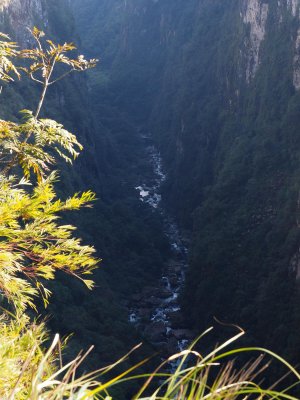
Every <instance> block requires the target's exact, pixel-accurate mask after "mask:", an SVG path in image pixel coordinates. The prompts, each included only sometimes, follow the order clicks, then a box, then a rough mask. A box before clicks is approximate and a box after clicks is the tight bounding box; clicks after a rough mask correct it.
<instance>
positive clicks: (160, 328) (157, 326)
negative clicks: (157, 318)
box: [144, 322, 166, 343]
mask: <svg viewBox="0 0 300 400" xmlns="http://www.w3.org/2000/svg"><path fill="white" fill-rule="evenodd" d="M144 335H145V336H146V338H147V339H149V340H150V341H151V342H152V343H157V342H162V341H164V340H165V339H166V326H165V324H164V323H163V322H153V323H151V324H149V325H148V326H147V327H146V328H145V331H144Z"/></svg>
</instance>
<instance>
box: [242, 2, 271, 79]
mask: <svg viewBox="0 0 300 400" xmlns="http://www.w3.org/2000/svg"><path fill="white" fill-rule="evenodd" d="M268 13H269V5H268V4H266V3H263V2H262V1H261V0H246V1H244V2H243V10H242V12H241V17H242V19H243V22H244V24H246V25H248V26H249V30H250V31H249V36H248V38H247V39H245V47H246V65H247V67H246V81H247V83H249V82H250V81H251V79H252V78H253V77H254V76H255V74H256V72H257V69H258V67H259V64H260V54H259V53H260V47H261V44H262V42H263V40H264V38H265V34H266V22H267V18H268Z"/></svg>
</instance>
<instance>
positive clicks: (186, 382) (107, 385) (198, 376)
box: [0, 328, 300, 400]
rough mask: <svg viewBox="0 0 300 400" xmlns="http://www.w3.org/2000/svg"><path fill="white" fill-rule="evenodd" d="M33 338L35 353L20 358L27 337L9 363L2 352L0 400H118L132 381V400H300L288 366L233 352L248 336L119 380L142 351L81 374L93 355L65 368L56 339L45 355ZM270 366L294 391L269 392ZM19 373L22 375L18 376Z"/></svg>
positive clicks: (299, 378)
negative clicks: (121, 368)
mask: <svg viewBox="0 0 300 400" xmlns="http://www.w3.org/2000/svg"><path fill="white" fill-rule="evenodd" d="M37 329H38V328H37ZM210 330H211V329H209V330H208V331H206V332H205V334H207V333H209V332H210ZM30 332H31V331H30ZM30 332H28V335H29V336H28V337H30V339H27V340H28V346H29V347H30V346H32V349H31V350H30V349H29V348H28V347H27V351H26V352H25V353H22V352H21V353H18V351H19V350H20V349H19V347H18V345H17V341H18V340H23V339H24V340H25V336H24V337H23V339H22V337H21V339H16V342H15V345H16V348H15V353H14V351H13V348H14V344H13V342H11V343H9V342H7V344H6V350H7V349H8V348H9V347H10V350H9V351H8V353H7V354H10V357H7V354H5V349H4V348H2V349H1V353H0V354H1V356H2V360H1V363H2V364H1V366H2V367H3V370H1V371H0V393H1V395H0V398H1V399H7V400H14V399H18V400H19V399H22V400H23V399H30V400H61V399H72V400H90V399H105V400H111V399H113V397H111V396H110V394H109V393H110V392H111V391H113V390H112V389H113V388H114V387H115V386H116V385H118V386H120V388H122V384H124V383H125V382H126V383H128V382H130V381H135V382H139V384H140V390H139V391H138V393H137V394H136V395H135V396H134V397H133V398H132V400H200V399H209V400H222V399H224V400H225V399H226V400H234V399H245V400H246V399H256V400H260V399H279V400H281V399H282V400H283V399H289V400H296V399H299V397H295V395H293V394H291V393H292V389H293V390H295V388H296V387H297V386H299V384H300V374H299V373H298V372H297V370H296V369H295V368H294V367H292V366H291V365H290V364H289V363H288V362H287V361H285V360H284V359H282V358H281V357H279V356H278V355H276V354H274V353H273V352H271V351H269V350H266V349H262V348H256V347H253V348H233V349H230V347H231V346H232V345H234V344H235V342H236V341H237V340H238V339H240V337H241V336H242V335H243V334H244V332H243V331H240V332H239V333H238V334H237V335H235V336H234V337H232V338H230V339H229V340H227V341H226V342H224V343H222V344H221V345H219V346H217V347H216V348H215V349H214V350H212V351H210V352H208V354H201V353H199V352H198V351H196V350H195V344H196V342H195V343H193V344H192V345H191V347H190V348H189V349H187V350H185V351H182V352H180V353H178V354H174V355H173V356H172V357H170V358H169V359H168V360H166V361H164V362H163V363H161V364H160V365H159V367H158V368H157V369H156V370H155V371H154V372H153V373H152V374H141V375H137V374H136V373H135V371H136V370H137V369H138V368H139V367H140V366H141V365H143V364H144V363H146V362H147V360H143V361H142V362H140V363H138V364H136V365H134V366H133V367H131V368H130V369H128V370H126V371H125V372H123V373H120V374H118V373H116V374H115V376H114V375H113V373H114V371H115V367H116V366H117V365H119V364H122V362H123V361H125V360H126V359H127V358H128V356H129V355H130V354H131V353H132V351H135V350H137V348H138V347H139V346H137V347H136V348H134V349H133V350H132V351H131V352H130V353H128V354H127V355H126V356H124V357H122V358H121V359H120V360H118V361H117V362H116V363H113V364H111V365H109V366H107V367H105V368H102V369H100V370H97V371H93V372H91V373H86V374H80V373H79V370H81V368H82V363H83V361H84V360H85V359H86V357H87V356H88V354H89V352H90V351H91V349H90V350H89V351H88V352H86V353H82V354H79V355H78V356H77V357H76V358H75V359H74V360H72V361H71V362H69V363H67V364H65V365H63V362H62V353H61V347H62V345H61V342H60V339H59V336H58V335H56V336H55V338H54V341H53V342H52V344H51V346H50V347H49V349H48V351H47V352H45V353H43V351H42V350H41V345H42V340H39V342H36V341H35V338H34V337H33V336H32V335H31V333H30ZM16 333H17V332H16ZM23 335H24V333H23ZM8 336H9V335H8ZM202 336H203V335H202ZM197 342H199V339H198V340H197ZM199 347H200V348H201V340H200V342H199V343H198V344H197V348H199ZM241 354H243V355H244V356H245V355H246V356H248V357H249V358H250V361H248V362H247V363H246V364H244V365H243V366H242V367H236V361H238V359H239V356H240V355H241ZM14 357H20V359H19V361H20V360H21V359H22V362H21V361H20V363H19V367H18V363H17V358H14ZM175 361H177V367H176V369H175V370H174V371H173V372H172V373H170V372H168V368H170V363H172V364H173V365H174V362H175ZM271 361H274V362H275V361H276V362H279V363H281V364H282V366H283V367H284V368H285V370H286V375H289V381H291V378H293V382H294V383H293V384H292V385H291V384H289V385H290V386H289V387H286V388H285V389H282V387H283V381H284V380H282V381H281V382H280V387H281V390H278V384H279V381H277V382H273V384H271V386H270V385H269V386H267V387H264V385H263V381H264V379H263V378H264V375H265V373H266V371H267V369H268V368H269V365H270V362H271ZM17 370H18V371H19V373H18V374H16V371H17ZM5 376H6V378H7V379H5ZM8 378H9V379H8ZM114 400H125V397H124V398H119V397H118V399H116V398H114Z"/></svg>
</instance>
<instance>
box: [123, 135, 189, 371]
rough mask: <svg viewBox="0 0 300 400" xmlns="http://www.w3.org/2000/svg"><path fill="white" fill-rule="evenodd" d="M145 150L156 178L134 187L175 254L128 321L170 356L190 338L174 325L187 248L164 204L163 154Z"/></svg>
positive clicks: (137, 302) (134, 306)
mask: <svg viewBox="0 0 300 400" xmlns="http://www.w3.org/2000/svg"><path fill="white" fill-rule="evenodd" d="M147 139H148V138H147ZM146 151H147V154H148V159H149V161H150V163H151V166H152V169H153V179H151V182H143V183H142V184H139V185H137V186H136V187H135V189H136V190H137V191H138V193H139V197H140V201H142V202H144V203H146V204H148V205H149V206H150V207H152V208H153V209H154V210H155V211H156V212H159V213H160V214H161V215H162V217H163V222H164V232H165V235H166V236H167V238H168V241H169V243H170V249H171V254H172V257H171V259H170V260H169V261H168V263H167V265H166V266H165V267H164V270H163V272H162V276H161V278H160V281H159V282H158V284H157V286H156V287H153V288H151V287H149V288H146V291H145V292H144V293H143V294H141V296H140V298H138V299H135V300H134V301H132V302H131V308H130V312H129V321H130V322H131V323H132V324H134V325H135V326H136V327H137V329H139V330H140V331H141V332H142V333H143V334H144V335H145V336H146V337H147V338H148V340H150V342H152V344H154V345H157V346H159V347H160V348H164V349H165V353H166V354H167V355H171V354H172V353H174V352H178V351H182V350H183V349H185V348H186V347H187V346H188V344H189V342H190V340H189V339H191V332H189V331H188V330H186V329H184V328H181V326H180V323H179V324H178V322H177V324H176V328H175V327H174V317H175V320H176V316H180V304H179V295H180V292H181V290H182V287H183V284H184V281H185V273H186V269H187V255H188V249H187V247H186V245H185V244H184V241H183V239H182V237H181V235H180V231H179V229H178V226H177V224H176V222H175V221H174V219H173V218H172V217H170V216H169V215H167V213H166V212H165V210H164V209H163V207H162V202H161V200H162V197H161V192H160V191H161V186H162V184H163V182H164V181H165V180H166V174H165V173H164V170H163V165H162V159H161V156H160V154H159V152H158V151H157V149H156V148H155V147H154V146H152V145H151V146H148V147H147V149H146ZM149 181H150V179H149ZM179 318H180V317H179ZM178 325H179V326H178ZM174 367H176V366H175V365H174Z"/></svg>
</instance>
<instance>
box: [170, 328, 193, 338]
mask: <svg viewBox="0 0 300 400" xmlns="http://www.w3.org/2000/svg"><path fill="white" fill-rule="evenodd" d="M173 335H174V337H175V338H176V339H177V340H182V339H188V340H192V339H194V338H195V334H194V333H193V332H192V331H190V330H189V329H175V330H173Z"/></svg>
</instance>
